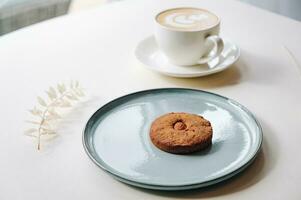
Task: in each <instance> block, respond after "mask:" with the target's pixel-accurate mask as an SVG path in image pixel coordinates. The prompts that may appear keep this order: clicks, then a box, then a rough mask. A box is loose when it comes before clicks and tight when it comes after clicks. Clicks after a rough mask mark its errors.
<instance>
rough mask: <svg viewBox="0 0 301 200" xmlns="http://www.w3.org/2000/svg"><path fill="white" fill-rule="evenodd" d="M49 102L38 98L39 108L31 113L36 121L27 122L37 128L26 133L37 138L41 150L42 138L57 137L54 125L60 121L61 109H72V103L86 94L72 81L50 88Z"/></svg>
mask: <svg viewBox="0 0 301 200" xmlns="http://www.w3.org/2000/svg"><path fill="white" fill-rule="evenodd" d="M46 93H47V96H48V100H47V101H46V100H44V99H43V98H41V97H37V100H38V106H35V107H34V108H33V109H32V110H29V112H30V113H31V114H32V116H33V117H34V118H35V119H34V120H27V121H26V122H27V123H30V124H32V125H34V126H35V128H30V129H28V130H26V131H25V134H26V135H28V136H31V137H35V138H37V148H38V150H40V148H41V137H42V136H45V135H48V136H50V135H55V134H56V132H55V130H54V128H53V123H54V122H55V121H56V120H58V119H60V118H61V116H60V114H59V112H58V111H59V109H60V108H66V107H71V106H72V102H76V101H78V100H79V99H80V98H81V97H83V96H84V95H85V94H84V92H83V89H82V88H81V87H80V84H79V82H78V81H71V82H70V84H68V85H66V84H57V87H56V88H54V87H50V88H49V89H48V91H46Z"/></svg>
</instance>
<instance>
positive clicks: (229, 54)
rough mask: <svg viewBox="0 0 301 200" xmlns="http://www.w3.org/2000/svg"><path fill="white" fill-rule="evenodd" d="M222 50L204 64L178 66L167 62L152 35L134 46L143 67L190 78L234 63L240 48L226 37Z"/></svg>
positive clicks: (205, 74)
mask: <svg viewBox="0 0 301 200" xmlns="http://www.w3.org/2000/svg"><path fill="white" fill-rule="evenodd" d="M224 45H225V46H224V50H223V52H222V53H221V54H220V56H218V57H217V58H214V59H213V60H211V61H209V62H208V63H206V64H198V65H193V66H179V65H174V64H171V63H169V61H168V59H167V57H166V56H165V55H164V54H163V53H162V51H160V50H159V48H158V45H157V43H156V41H155V38H154V37H153V36H150V37H147V38H146V39H144V40H142V41H141V42H140V43H139V44H138V45H137V47H136V50H135V56H136V58H137V60H138V61H139V62H140V63H141V64H142V66H143V67H145V68H147V69H149V70H152V71H155V72H158V73H162V74H164V75H167V76H173V77H181V78H192V77H200V76H207V75H210V74H214V73H217V72H221V71H223V70H225V69H227V68H229V67H230V66H231V65H232V64H233V63H235V62H236V61H237V60H238V58H239V56H240V49H239V47H238V46H237V45H235V44H234V43H233V42H231V41H230V40H228V39H225V40H224Z"/></svg>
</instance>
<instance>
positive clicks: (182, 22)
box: [155, 7, 224, 66]
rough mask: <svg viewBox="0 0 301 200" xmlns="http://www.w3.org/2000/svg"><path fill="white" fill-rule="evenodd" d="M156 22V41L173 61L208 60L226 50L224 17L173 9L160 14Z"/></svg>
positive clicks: (187, 63) (197, 10) (199, 9)
mask: <svg viewBox="0 0 301 200" xmlns="http://www.w3.org/2000/svg"><path fill="white" fill-rule="evenodd" d="M155 23H156V30H155V38H156V42H157V44H158V46H159V48H160V50H161V51H162V52H163V53H164V54H165V55H166V57H167V58H168V60H169V62H170V63H172V64H175V65H185V66H186V65H195V64H203V63H207V62H209V61H210V60H212V59H214V58H216V57H217V56H219V55H220V54H221V52H222V51H223V48H224V43H223V40H222V38H220V37H219V36H218V34H219V29H220V18H219V17H217V16H216V15H215V14H213V13H211V12H209V11H207V10H204V9H201V8H188V7H182V8H172V9H168V10H164V11H162V12H160V13H159V14H157V15H156V17H155Z"/></svg>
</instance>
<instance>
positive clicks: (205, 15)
mask: <svg viewBox="0 0 301 200" xmlns="http://www.w3.org/2000/svg"><path fill="white" fill-rule="evenodd" d="M156 20H157V22H158V23H159V24H161V25H163V26H165V27H167V28H171V29H173V30H180V31H196V30H203V29H208V28H210V27H213V26H215V25H216V24H218V23H219V19H218V17H217V16H216V15H214V14H213V13H211V12H209V11H207V10H203V9H199V8H174V9H170V10H166V11H163V12H161V13H159V14H158V15H157V17H156Z"/></svg>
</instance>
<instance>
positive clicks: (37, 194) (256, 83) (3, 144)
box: [0, 0, 301, 200]
mask: <svg viewBox="0 0 301 200" xmlns="http://www.w3.org/2000/svg"><path fill="white" fill-rule="evenodd" d="M174 6H198V7H204V8H207V9H209V10H212V11H213V12H215V13H217V14H218V15H219V16H221V18H222V34H223V35H226V36H227V37H228V38H230V39H232V40H233V41H235V42H236V43H237V44H238V45H239V46H240V47H241V50H242V55H241V58H240V59H239V61H238V62H237V63H236V64H235V65H234V66H233V67H232V68H230V69H228V70H226V71H224V72H221V73H219V74H216V75H212V76H208V77H204V78H196V79H177V78H169V77H165V76H162V75H158V74H156V73H153V72H150V71H147V70H145V69H143V68H142V67H141V66H140V65H139V64H138V63H137V62H136V60H135V58H134V56H133V49H134V48H135V46H136V44H137V43H138V42H139V41H140V40H141V39H143V38H145V37H146V36H148V35H150V34H152V31H153V26H152V23H153V21H152V19H153V16H154V14H155V13H156V12H158V11H160V10H162V9H164V8H168V7H174ZM300 44H301V23H300V22H297V21H293V20H291V19H288V18H285V17H282V16H278V15H276V14H273V13H269V12H267V11H264V10H260V9H257V8H255V7H251V6H249V5H246V4H243V3H239V2H237V1H232V0H226V1H219V0H202V1H191V0H186V1H167V0H149V1H123V2H118V3H112V4H110V5H107V6H103V7H99V8H97V9H93V10H90V11H88V12H84V13H80V14H76V15H69V16H65V17H60V18H57V19H53V20H50V21H47V22H44V23H41V24H38V25H35V26H32V27H28V28H25V29H23V30H20V31H17V32H14V33H12V34H8V35H6V36H4V37H1V38H0V94H1V101H0V102H1V103H0V111H1V113H0V120H1V123H0V130H1V137H0V166H1V168H0V199H1V200H7V199H14V200H18V199H22V200H23V199H31V200H35V199H43V200H47V199H73V200H76V199H129V200H133V199H173V198H174V199H207V198H211V199H240V200H244V199H273V200H276V199H281V200H282V199H290V200H294V199H296V200H297V199H301V190H300V185H301V172H300V169H301V156H300V154H299V153H300V141H301V134H300V124H301V123H300V122H301V121H300V120H301V103H300V102H301V101H300V99H301V69H300V68H298V62H299V63H300V62H301V46H300ZM285 47H286V48H287V49H289V51H290V52H291V54H292V55H294V57H295V59H293V58H292V56H291V54H289V53H288V51H287V50H286V48H285ZM299 67H300V64H299ZM70 79H78V80H80V82H81V83H82V84H83V85H84V87H85V88H86V93H88V94H89V95H88V96H89V97H88V98H87V99H86V100H85V101H84V102H82V103H80V104H78V105H77V106H76V107H75V108H74V109H73V110H72V111H70V112H69V113H67V114H66V115H65V118H64V119H63V120H62V121H61V122H60V124H59V127H58V134H59V136H58V137H57V138H56V139H55V140H54V141H49V142H47V143H46V144H45V143H44V145H43V146H42V150H41V151H40V152H38V151H37V150H36V146H35V143H34V141H33V140H32V139H31V138H29V137H26V136H24V135H23V130H24V129H25V128H26V127H27V124H25V123H24V121H25V120H26V119H27V118H28V116H29V114H28V112H27V110H28V109H30V108H31V107H32V106H33V105H34V104H35V102H36V96H37V95H43V93H44V90H45V89H47V88H48V87H49V86H51V85H53V84H56V83H57V82H59V81H68V80H70ZM158 87H189V88H197V89H203V90H208V91H211V92H216V93H219V94H221V95H225V96H227V97H230V98H232V99H235V100H237V101H239V102H240V103H242V104H243V105H245V106H246V107H248V108H249V109H250V110H251V111H252V112H253V113H254V114H255V115H256V116H257V118H258V119H259V121H260V122H261V124H262V126H263V131H264V144H263V150H262V152H261V153H260V154H259V157H258V158H257V159H256V161H255V162H254V164H253V165H252V166H250V167H249V168H248V169H247V170H246V171H244V172H243V173H242V174H241V175H239V176H237V177H235V178H234V179H232V180H230V181H227V182H226V183H224V184H220V185H218V186H214V187H210V188H207V189H200V190H194V191H186V192H158V191H150V190H142V189H138V188H134V187H130V186H127V185H125V184H123V183H120V182H118V181H116V180H114V179H113V178H111V177H110V176H109V175H107V174H106V173H105V172H103V171H102V170H100V169H99V168H97V167H96V166H95V165H94V164H93V163H92V162H91V161H90V160H89V158H88V157H87V155H86V154H85V152H84V149H83V148H82V143H81V135H82V132H81V131H82V128H83V126H84V124H85V122H86V120H87V119H88V117H89V116H90V115H91V114H92V113H93V112H94V111H95V110H96V109H97V108H98V107H100V106H101V105H103V104H104V103H105V102H107V101H109V100H111V99H112V98H114V97H117V96H120V95H123V94H127V93H129V92H132V91H137V90H142V89H148V88H158ZM129 156H131V155H129ZM183 170H184V169H183Z"/></svg>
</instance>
